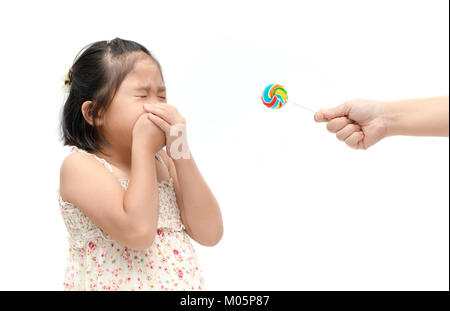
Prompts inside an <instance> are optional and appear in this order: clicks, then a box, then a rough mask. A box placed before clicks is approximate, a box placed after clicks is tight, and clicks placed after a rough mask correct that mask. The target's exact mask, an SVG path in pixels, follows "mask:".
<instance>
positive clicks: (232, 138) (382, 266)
mask: <svg viewBox="0 0 450 311" xmlns="http://www.w3.org/2000/svg"><path fill="white" fill-rule="evenodd" d="M448 6H449V3H448V1H446V0H442V1H430V0H427V1H410V0H409V1H379V0H378V1H254V2H250V1H247V2H246V1H226V2H225V1H221V2H215V1H202V2H199V1H179V2H173V1H157V2H155V1H130V0H128V1H117V2H116V1H72V2H67V1H58V2H56V1H55V2H49V1H14V2H5V1H3V2H1V3H0V35H1V36H0V38H1V57H0V88H1V115H2V120H1V122H0V133H1V142H2V143H1V147H0V148H1V154H0V156H1V161H0V165H1V167H0V172H1V175H2V178H1V182H2V184H1V216H0V239H1V248H0V255H1V256H0V276H1V277H0V289H2V290H61V289H63V273H64V268H65V264H66V256H67V252H68V247H69V245H68V241H67V231H66V228H65V226H64V223H63V220H62V216H61V214H60V211H59V209H58V205H57V200H56V189H57V188H58V186H59V168H60V164H61V162H62V160H63V159H64V157H65V156H66V155H67V152H68V150H67V148H66V147H64V148H63V147H62V144H61V142H60V141H59V139H58V135H59V132H58V131H59V129H58V125H59V123H58V122H59V118H60V113H61V108H62V105H63V102H62V91H61V85H62V76H63V75H64V74H65V73H66V72H67V70H68V69H69V67H70V66H71V64H72V61H73V59H74V57H75V55H76V53H78V51H79V50H80V49H81V48H82V47H84V46H85V45H87V44H88V43H91V42H94V41H97V40H108V39H114V38H115V37H120V38H123V39H128V40H134V41H137V42H139V43H141V44H143V45H144V46H146V47H147V48H148V49H149V50H150V51H151V52H153V54H154V55H155V57H156V58H157V59H158V60H159V61H160V63H161V65H162V68H163V74H164V76H165V80H166V86H167V87H168V102H169V103H170V104H172V105H175V106H177V107H178V108H179V110H180V111H181V113H182V114H183V115H184V116H185V118H186V120H187V128H188V138H189V143H190V146H191V149H192V152H193V155H194V157H195V159H196V161H197V164H198V166H199V168H200V169H201V171H202V173H203V175H204V177H205V179H206V180H207V182H208V184H209V186H210V187H211V189H212V190H213V192H214V194H215V195H216V198H217V200H218V202H219V203H220V206H221V210H222V213H223V219H224V228H225V231H224V236H223V239H222V241H221V242H220V243H219V244H218V245H217V246H215V247H212V248H210V247H203V246H201V245H199V244H196V243H195V242H193V243H194V247H195V248H196V251H197V254H198V258H199V261H200V265H201V267H202V269H203V271H204V277H205V281H206V289H209V290H232V289H235V290H253V289H254V290H448V289H449V206H448V204H449V190H448V187H449V139H448V138H425V137H390V138H387V139H385V140H383V141H381V142H379V143H378V144H376V145H375V146H373V147H372V148H370V149H369V150H366V151H361V150H359V151H355V150H352V149H350V148H348V147H347V146H346V145H345V144H344V143H342V142H340V141H338V140H337V139H336V137H335V136H334V135H333V134H330V133H328V131H327V130H326V127H325V124H318V123H315V122H314V120H313V114H312V113H311V112H308V111H307V110H303V109H301V108H298V107H295V106H289V105H287V106H285V107H283V109H281V110H276V111H274V110H271V109H267V108H265V107H264V106H263V105H262V103H261V101H260V96H261V92H262V90H263V88H264V87H265V86H266V85H267V84H269V83H275V82H276V83H280V84H282V85H284V86H285V87H286V89H287V91H288V93H289V98H290V99H291V100H292V101H296V102H297V103H299V104H303V105H307V106H309V107H311V108H312V109H314V110H318V109H319V108H321V107H324V108H328V107H333V106H336V105H338V104H341V103H343V102H344V101H345V100H348V99H352V98H368V99H378V100H397V99H404V98H418V97H434V96H442V95H448V88H449V87H448V85H449V39H448V38H449V13H448V12H449V7H448Z"/></svg>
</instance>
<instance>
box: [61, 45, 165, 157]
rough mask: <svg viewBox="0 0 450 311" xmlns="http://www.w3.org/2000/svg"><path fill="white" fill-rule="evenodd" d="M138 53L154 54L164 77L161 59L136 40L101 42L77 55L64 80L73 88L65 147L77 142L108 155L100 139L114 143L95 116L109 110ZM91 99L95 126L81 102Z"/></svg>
mask: <svg viewBox="0 0 450 311" xmlns="http://www.w3.org/2000/svg"><path fill="white" fill-rule="evenodd" d="M137 52H143V53H145V54H147V55H148V56H150V57H151V58H152V60H154V61H155V63H156V64H157V66H158V68H159V70H160V72H161V76H162V70H161V65H160V64H159V62H158V61H157V60H156V59H155V58H154V57H153V55H152V54H151V53H150V52H149V51H148V50H147V49H146V48H145V47H144V46H142V45H141V44H139V43H137V42H134V41H130V40H124V39H120V38H115V39H113V40H111V41H109V40H108V41H106V40H103V41H97V42H94V43H91V44H89V45H87V46H86V47H84V48H83V49H81V51H80V52H79V53H78V54H77V56H76V57H75V60H74V62H73V65H72V67H71V69H70V70H69V74H68V76H67V79H66V80H65V81H64V83H65V84H66V85H67V86H68V87H69V88H70V91H69V96H68V97H67V100H66V102H65V104H64V108H63V113H62V118H61V127H60V129H61V130H62V133H61V140H62V141H63V145H64V146H66V145H74V146H77V147H78V148H81V149H84V150H86V151H93V150H97V151H99V152H101V153H103V154H105V153H104V152H103V151H102V150H101V147H100V145H99V144H98V140H101V141H103V142H104V143H105V144H106V145H109V146H110V145H111V144H110V143H109V142H107V141H106V140H105V139H104V138H103V137H102V135H101V134H100V132H99V130H98V127H97V126H96V123H95V119H96V118H97V117H98V116H99V112H100V111H106V109H107V108H108V106H109V105H110V103H111V101H112V99H113V98H114V95H115V94H116V91H117V89H118V88H119V86H120V84H121V83H122V81H123V79H124V78H125V76H126V75H127V74H128V73H129V72H130V71H131V70H132V69H133V66H134V64H135V62H136V59H137V58H136V57H135V56H136V54H135V53H137ZM80 53H81V55H80ZM163 81H164V79H163ZM87 100H91V101H93V103H92V105H90V106H89V107H90V109H89V111H88V112H87V113H88V114H89V116H90V117H92V120H93V125H90V124H89V123H88V122H87V121H86V119H85V118H84V116H83V114H82V112H81V105H82V104H83V103H84V102H85V101H87Z"/></svg>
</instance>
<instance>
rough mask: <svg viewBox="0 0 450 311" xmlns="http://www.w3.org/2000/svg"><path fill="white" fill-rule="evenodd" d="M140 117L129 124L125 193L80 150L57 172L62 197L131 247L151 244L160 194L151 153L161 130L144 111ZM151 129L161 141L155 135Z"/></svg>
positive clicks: (162, 140)
mask: <svg viewBox="0 0 450 311" xmlns="http://www.w3.org/2000/svg"><path fill="white" fill-rule="evenodd" d="M142 116H143V117H141V118H139V119H138V121H137V122H136V125H138V126H136V125H135V127H134V129H135V131H134V132H133V133H134V134H136V135H133V142H132V157H131V162H132V165H131V176H130V183H129V186H128V190H127V191H124V190H123V189H122V187H121V186H120V184H119V182H118V180H117V179H116V177H115V176H114V175H113V174H111V173H110V172H109V171H108V170H106V169H105V167H104V166H103V165H102V164H101V163H100V162H98V161H97V160H96V159H94V158H93V157H92V156H90V155H87V154H85V153H82V152H74V153H72V154H70V155H69V156H67V157H66V159H65V160H64V161H63V163H62V165H61V174H60V194H61V197H62V198H63V200H65V201H69V202H71V203H73V204H74V205H75V206H76V207H77V208H79V209H80V210H81V211H82V212H83V213H84V214H85V215H86V216H87V217H89V218H90V219H91V220H92V221H93V222H94V223H95V224H96V225H97V226H99V227H100V228H101V229H102V230H103V231H105V232H107V233H108V234H109V235H111V237H112V238H114V239H115V240H117V241H119V242H120V243H122V244H124V245H126V246H128V247H130V248H132V249H136V250H145V249H147V248H148V247H150V246H151V245H152V243H153V240H154V237H155V234H156V225H157V221H158V212H159V195H158V185H157V178H156V164H155V153H156V151H157V150H159V149H160V148H161V147H162V146H163V144H164V134H163V133H162V132H160V130H159V128H157V127H156V126H155V125H154V124H153V123H152V122H149V120H148V119H147V118H146V116H145V114H143V115H142ZM158 132H160V133H158ZM155 133H156V134H157V135H159V136H161V137H160V139H155V138H154V135H155ZM149 159H152V161H149ZM149 189H150V190H149Z"/></svg>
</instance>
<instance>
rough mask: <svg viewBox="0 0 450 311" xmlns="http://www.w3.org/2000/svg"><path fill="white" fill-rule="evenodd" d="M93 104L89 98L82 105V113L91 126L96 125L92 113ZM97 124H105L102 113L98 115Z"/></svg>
mask: <svg viewBox="0 0 450 311" xmlns="http://www.w3.org/2000/svg"><path fill="white" fill-rule="evenodd" d="M93 105H94V103H93V101H91V100H87V101H85V102H84V103H83V104H82V105H81V113H82V114H83V117H84V119H85V120H86V122H87V123H89V125H91V126H94V118H93V115H92V111H93ZM99 114H100V113H99ZM95 124H96V125H97V126H101V125H103V118H102V116H101V115H99V116H97V118H96V120H95Z"/></svg>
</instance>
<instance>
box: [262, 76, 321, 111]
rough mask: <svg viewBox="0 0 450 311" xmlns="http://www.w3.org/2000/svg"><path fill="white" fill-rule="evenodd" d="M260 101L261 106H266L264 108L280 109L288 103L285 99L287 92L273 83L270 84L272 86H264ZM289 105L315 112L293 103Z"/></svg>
mask: <svg viewBox="0 0 450 311" xmlns="http://www.w3.org/2000/svg"><path fill="white" fill-rule="evenodd" d="M261 99H262V101H263V104H264V105H266V107H268V108H272V109H280V108H281V107H283V106H284V105H286V104H287V102H288V101H287V99H288V96H287V92H286V90H285V89H284V87H283V86H282V85H280V84H275V83H272V84H269V85H268V86H266V88H265V89H264V92H263V93H262V96H261ZM289 103H291V104H293V105H295V106H298V107H301V108H304V109H306V110H309V111H311V112H313V113H314V112H315V111H314V110H312V109H310V108H308V107H305V106H302V105H299V104H296V103H293V102H289Z"/></svg>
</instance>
